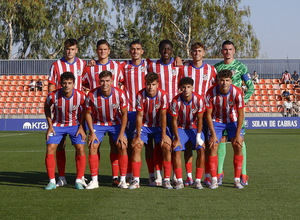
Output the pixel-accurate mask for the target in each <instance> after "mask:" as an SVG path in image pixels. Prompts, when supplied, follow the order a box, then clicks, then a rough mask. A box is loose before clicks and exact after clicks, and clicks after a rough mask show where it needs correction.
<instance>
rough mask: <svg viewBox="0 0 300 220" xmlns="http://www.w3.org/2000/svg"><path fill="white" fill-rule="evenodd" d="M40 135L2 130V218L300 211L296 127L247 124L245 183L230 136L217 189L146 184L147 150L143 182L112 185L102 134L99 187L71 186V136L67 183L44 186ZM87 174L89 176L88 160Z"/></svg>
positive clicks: (253, 215) (290, 215)
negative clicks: (238, 182) (237, 175)
mask: <svg viewBox="0 0 300 220" xmlns="http://www.w3.org/2000/svg"><path fill="white" fill-rule="evenodd" d="M44 138H45V135H44V133H40V132H35V133H30V132H28V133H17V132H5V133H4V132H0V195H1V200H0V219H125V218H130V219H162V218H164V219H199V218H202V219H203V218H204V219H208V218H216V219H221V218H222V219H299V214H300V212H299V210H300V209H299V204H300V199H299V198H300V193H299V192H300V190H299V182H300V175H299V167H300V166H299V165H300V162H299V161H300V160H299V155H300V148H299V143H300V132H299V130H247V135H246V145H247V160H248V161H247V165H248V167H247V171H248V175H249V176H250V179H249V186H247V187H245V188H244V189H243V190H238V189H234V188H233V163H232V149H231V146H230V145H229V144H227V156H226V159H225V165H224V171H225V178H224V180H223V182H224V184H223V186H220V187H219V188H218V189H216V190H210V189H208V188H204V189H203V190H196V189H194V188H192V187H185V188H184V189H182V190H165V189H163V188H157V187H155V188H152V187H148V186H146V185H147V181H148V174H147V166H146V162H145V160H144V158H143V164H142V169H141V178H142V179H141V188H140V189H136V190H121V189H118V188H113V187H111V167H110V162H109V146H108V139H107V137H106V138H105V139H104V141H103V143H102V146H101V150H100V152H101V161H100V171H99V174H100V177H99V178H100V188H98V189H95V190H75V189H74V188H73V187H74V182H75V178H76V169H75V159H74V152H75V151H74V149H73V147H72V146H71V145H70V142H68V144H67V167H66V177H67V181H68V185H67V186H66V187H61V188H57V189H56V190H52V191H46V190H44V189H43V188H44V187H45V186H46V185H47V183H48V177H47V173H46V168H45V163H44V157H45V140H44ZM86 152H87V150H86ZM194 155H195V154H194ZM193 170H194V171H195V166H194V165H193ZM194 173H195V172H194ZM194 175H195V174H194ZM86 177H88V178H89V179H90V175H89V167H88V163H87V167H86ZM184 177H185V175H184Z"/></svg>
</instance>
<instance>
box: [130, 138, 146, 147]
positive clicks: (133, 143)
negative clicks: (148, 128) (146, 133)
mask: <svg viewBox="0 0 300 220" xmlns="http://www.w3.org/2000/svg"><path fill="white" fill-rule="evenodd" d="M136 145H140V146H143V142H142V140H141V138H139V137H134V138H133V140H132V141H131V146H132V147H137V146H136Z"/></svg>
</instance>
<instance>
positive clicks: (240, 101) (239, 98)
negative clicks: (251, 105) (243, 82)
mask: <svg viewBox="0 0 300 220" xmlns="http://www.w3.org/2000/svg"><path fill="white" fill-rule="evenodd" d="M237 90H238V94H237V96H236V97H235V103H236V107H237V109H242V108H244V107H245V103H244V98H243V94H242V91H241V90H240V89H239V88H237Z"/></svg>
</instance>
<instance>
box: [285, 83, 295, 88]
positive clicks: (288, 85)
mask: <svg viewBox="0 0 300 220" xmlns="http://www.w3.org/2000/svg"><path fill="white" fill-rule="evenodd" d="M286 88H288V89H294V86H293V85H292V84H287V86H286Z"/></svg>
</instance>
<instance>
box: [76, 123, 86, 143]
mask: <svg viewBox="0 0 300 220" xmlns="http://www.w3.org/2000/svg"><path fill="white" fill-rule="evenodd" d="M79 134H80V135H81V137H82V142H83V141H85V139H86V134H85V132H84V130H83V128H82V127H81V126H79V128H78V130H77V132H76V137H77V136H78V135H79Z"/></svg>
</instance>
